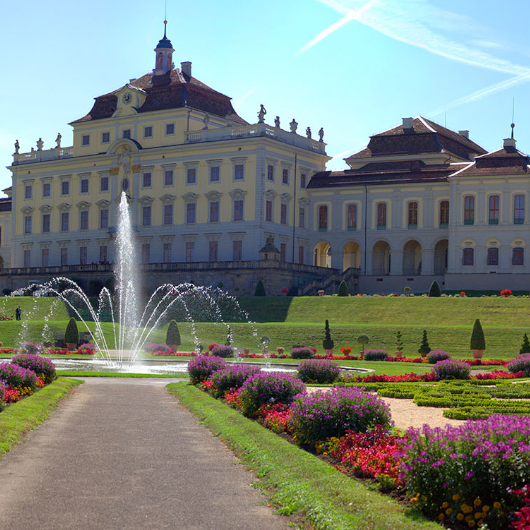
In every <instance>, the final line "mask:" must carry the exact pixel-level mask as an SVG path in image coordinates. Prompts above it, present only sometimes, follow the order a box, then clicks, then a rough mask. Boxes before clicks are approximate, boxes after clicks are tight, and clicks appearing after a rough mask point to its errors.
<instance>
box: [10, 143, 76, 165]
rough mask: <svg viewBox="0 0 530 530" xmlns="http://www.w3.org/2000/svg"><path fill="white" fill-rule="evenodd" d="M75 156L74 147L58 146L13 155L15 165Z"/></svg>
mask: <svg viewBox="0 0 530 530" xmlns="http://www.w3.org/2000/svg"><path fill="white" fill-rule="evenodd" d="M73 156H74V148H73V147H56V148H54V149H45V150H42V151H39V150H34V149H33V150H31V151H30V152H29V153H18V154H14V155H13V165H14V166H18V165H20V164H33V163H35V162H48V161H50V160H60V159H62V158H72V157H73Z"/></svg>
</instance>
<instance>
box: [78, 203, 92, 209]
mask: <svg viewBox="0 0 530 530" xmlns="http://www.w3.org/2000/svg"><path fill="white" fill-rule="evenodd" d="M76 206H77V207H78V208H79V209H80V210H88V209H89V208H90V203H89V202H87V201H81V202H78V203H77V204H76Z"/></svg>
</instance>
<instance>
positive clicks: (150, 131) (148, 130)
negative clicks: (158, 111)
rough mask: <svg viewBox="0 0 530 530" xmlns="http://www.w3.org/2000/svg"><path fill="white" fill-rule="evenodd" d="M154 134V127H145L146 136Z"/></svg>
mask: <svg viewBox="0 0 530 530" xmlns="http://www.w3.org/2000/svg"><path fill="white" fill-rule="evenodd" d="M152 136H153V127H151V126H150V125H148V126H147V127H144V138H151V137H152Z"/></svg>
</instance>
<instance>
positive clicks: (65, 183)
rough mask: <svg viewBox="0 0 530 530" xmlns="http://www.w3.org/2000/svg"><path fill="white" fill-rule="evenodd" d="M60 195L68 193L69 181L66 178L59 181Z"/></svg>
mask: <svg viewBox="0 0 530 530" xmlns="http://www.w3.org/2000/svg"><path fill="white" fill-rule="evenodd" d="M61 195H70V182H69V181H68V180H63V182H61Z"/></svg>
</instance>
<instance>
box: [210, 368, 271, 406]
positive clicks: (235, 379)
mask: <svg viewBox="0 0 530 530" xmlns="http://www.w3.org/2000/svg"><path fill="white" fill-rule="evenodd" d="M260 370H261V368H260V367H259V366H244V365H241V364H236V365H232V366H228V367H227V368H223V369H222V370H217V372H214V373H213V374H212V375H211V377H210V380H211V381H212V383H213V387H212V393H213V395H214V397H216V398H220V397H224V395H225V392H227V391H229V390H237V389H238V388H241V386H242V385H243V383H244V382H245V381H246V380H247V379H248V377H249V376H250V375H252V374H257V373H258V372H259V371H260Z"/></svg>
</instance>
